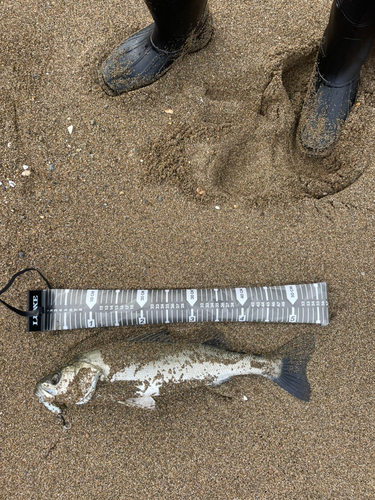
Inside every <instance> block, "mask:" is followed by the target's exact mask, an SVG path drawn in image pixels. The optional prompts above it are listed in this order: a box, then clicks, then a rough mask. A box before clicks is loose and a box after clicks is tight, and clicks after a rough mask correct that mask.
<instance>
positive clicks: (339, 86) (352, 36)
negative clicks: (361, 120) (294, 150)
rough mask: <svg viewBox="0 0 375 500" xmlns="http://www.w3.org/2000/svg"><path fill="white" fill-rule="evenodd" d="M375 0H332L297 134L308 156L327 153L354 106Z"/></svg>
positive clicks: (374, 31) (373, 30) (373, 31)
mask: <svg viewBox="0 0 375 500" xmlns="http://www.w3.org/2000/svg"><path fill="white" fill-rule="evenodd" d="M374 21H375V2H374V1H373V0H335V1H334V2H333V5H332V9H331V15H330V18H329V23H328V26H327V29H326V31H325V34H324V37H323V40H322V43H321V46H320V51H319V54H318V59H317V62H316V68H315V74H314V77H313V79H312V81H311V83H310V88H309V90H308V93H307V97H306V100H305V103H304V106H303V109H302V114H301V119H300V123H299V126H298V130H297V138H298V140H299V143H300V145H301V147H302V150H303V151H304V152H306V153H308V154H309V155H313V156H325V155H327V154H329V153H330V151H331V149H332V147H333V145H334V144H335V142H336V140H337V137H338V135H339V132H340V130H341V128H342V126H343V124H344V122H345V120H346V117H347V116H348V114H349V111H350V108H351V106H352V105H353V103H354V101H355V98H356V94H357V87H358V80H359V74H360V71H361V67H362V65H363V63H364V62H365V59H366V57H367V56H368V54H369V52H370V49H371V46H372V42H373V40H374V36H375V22H374Z"/></svg>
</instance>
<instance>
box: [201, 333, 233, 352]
mask: <svg viewBox="0 0 375 500" xmlns="http://www.w3.org/2000/svg"><path fill="white" fill-rule="evenodd" d="M202 345H207V346H210V347H217V348H218V349H224V350H225V351H229V350H230V348H229V345H228V343H227V342H226V341H225V340H224V339H223V338H222V337H221V335H220V334H219V333H216V334H215V336H214V337H213V338H212V339H209V340H206V342H203V344H202Z"/></svg>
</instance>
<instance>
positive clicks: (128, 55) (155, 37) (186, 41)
mask: <svg viewBox="0 0 375 500" xmlns="http://www.w3.org/2000/svg"><path fill="white" fill-rule="evenodd" d="M145 2H146V5H147V7H148V8H149V10H150V12H151V15H152V17H153V19H154V23H153V24H151V25H150V26H148V27H147V28H144V29H143V30H141V31H138V32H137V33H135V34H134V35H132V36H131V37H130V38H128V39H127V40H125V41H124V42H123V43H122V44H121V45H120V46H119V47H118V48H117V49H115V50H114V51H113V52H112V54H111V55H110V56H109V58H108V59H107V60H106V61H105V62H104V63H103V65H102V66H101V68H100V70H99V78H100V80H101V82H102V84H103V89H104V90H105V92H106V93H107V94H110V95H119V94H122V93H124V92H129V91H131V90H135V89H138V88H140V87H145V86H146V85H149V84H150V83H153V82H155V81H156V80H158V79H159V78H160V77H161V76H162V75H163V74H164V73H165V72H166V71H168V70H169V69H170V67H171V65H172V64H173V63H174V62H175V61H176V60H177V59H179V58H180V57H181V56H182V55H184V54H187V53H190V52H196V51H198V50H200V49H201V48H203V47H204V46H205V45H207V43H208V42H209V40H210V38H211V34H212V23H211V18H210V15H209V12H208V8H207V5H206V4H207V0H145Z"/></svg>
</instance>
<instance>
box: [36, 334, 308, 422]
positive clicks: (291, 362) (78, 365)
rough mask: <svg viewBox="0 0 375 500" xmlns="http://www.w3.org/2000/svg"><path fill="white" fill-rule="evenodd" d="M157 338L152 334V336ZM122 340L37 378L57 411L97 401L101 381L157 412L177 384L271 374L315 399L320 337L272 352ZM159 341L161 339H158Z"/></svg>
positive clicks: (300, 395) (42, 395)
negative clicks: (310, 367)
mask: <svg viewBox="0 0 375 500" xmlns="http://www.w3.org/2000/svg"><path fill="white" fill-rule="evenodd" d="M150 338H151V337H150ZM150 338H147V336H146V338H144V339H142V341H141V342H139V341H130V342H129V341H125V340H124V341H120V342H115V343H113V344H110V345H107V346H103V347H99V348H97V349H93V350H90V351H88V352H85V353H83V354H81V355H78V356H76V357H75V358H73V359H72V360H71V361H70V362H68V363H67V364H66V365H64V366H62V367H60V368H58V369H56V370H54V371H53V372H52V373H51V374H49V375H47V376H46V377H43V378H42V379H41V380H39V382H37V384H36V386H35V390H34V394H35V395H36V396H37V397H38V398H39V402H40V403H43V405H44V406H45V407H46V408H47V409H48V410H50V411H51V412H53V413H55V414H61V413H62V408H66V407H67V406H68V405H72V404H76V405H82V404H86V403H88V402H89V401H91V400H92V399H93V397H94V395H95V392H96V390H97V388H98V387H99V385H100V384H125V385H124V386H122V388H124V387H125V386H126V387H127V392H128V393H129V391H130V394H129V395H131V396H132V397H130V398H127V399H126V400H125V401H124V402H122V401H118V402H119V403H124V404H125V405H127V406H130V407H136V408H143V409H148V410H152V409H155V407H156V401H155V398H157V397H158V396H160V395H164V394H165V393H167V392H168V390H170V388H172V387H173V386H176V385H177V384H186V385H188V387H189V388H190V387H197V386H200V385H204V386H213V387H215V386H219V385H220V384H223V383H225V382H227V381H228V380H230V379H232V378H233V377H239V376H247V375H259V376H262V377H265V378H267V379H269V380H271V381H273V382H275V383H276V384H278V385H279V386H280V387H281V388H283V389H284V390H285V391H287V392H288V393H289V394H291V395H292V396H294V397H295V398H297V399H299V400H302V401H309V399H310V385H309V382H308V380H307V375H306V366H307V363H308V361H309V359H310V356H311V354H312V352H313V350H314V336H312V335H305V336H303V337H300V338H296V339H294V340H292V341H291V342H289V343H287V344H285V345H284V346H282V347H281V348H280V349H278V350H277V351H275V352H273V353H271V354H270V355H268V356H258V355H255V354H249V353H241V352H234V351H231V350H228V349H227V348H225V346H223V344H222V343H220V342H218V341H217V339H212V340H211V341H210V342H206V343H203V344H184V343H174V342H166V341H165V339H164V340H160V342H159V341H157V340H158V339H157V336H156V337H155V334H154V335H153V338H152V339H151V341H150ZM155 340H156V341H155Z"/></svg>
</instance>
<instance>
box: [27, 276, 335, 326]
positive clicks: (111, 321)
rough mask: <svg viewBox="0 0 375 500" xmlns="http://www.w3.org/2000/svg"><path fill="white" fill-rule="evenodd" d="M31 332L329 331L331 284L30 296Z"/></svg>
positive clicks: (59, 292) (40, 292)
mask: <svg viewBox="0 0 375 500" xmlns="http://www.w3.org/2000/svg"><path fill="white" fill-rule="evenodd" d="M28 308H29V310H35V311H37V310H38V311H40V310H42V311H43V313H42V314H40V313H39V314H38V315H35V316H31V317H29V318H28V331H45V330H53V331H56V330H75V329H81V328H95V327H110V326H111V327H112V326H131V325H133V326H134V325H157V324H162V323H163V324H168V323H202V322H206V321H210V322H232V321H238V322H246V321H247V322H256V321H262V322H273V323H275V322H276V323H280V322H284V323H285V322H286V323H315V324H319V325H323V326H324V325H328V323H329V313H328V297H327V284H326V283H312V284H307V285H285V286H271V287H266V286H264V287H242V288H205V289H200V290H199V289H193V288H192V289H167V290H74V289H50V290H37V291H30V292H28Z"/></svg>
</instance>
